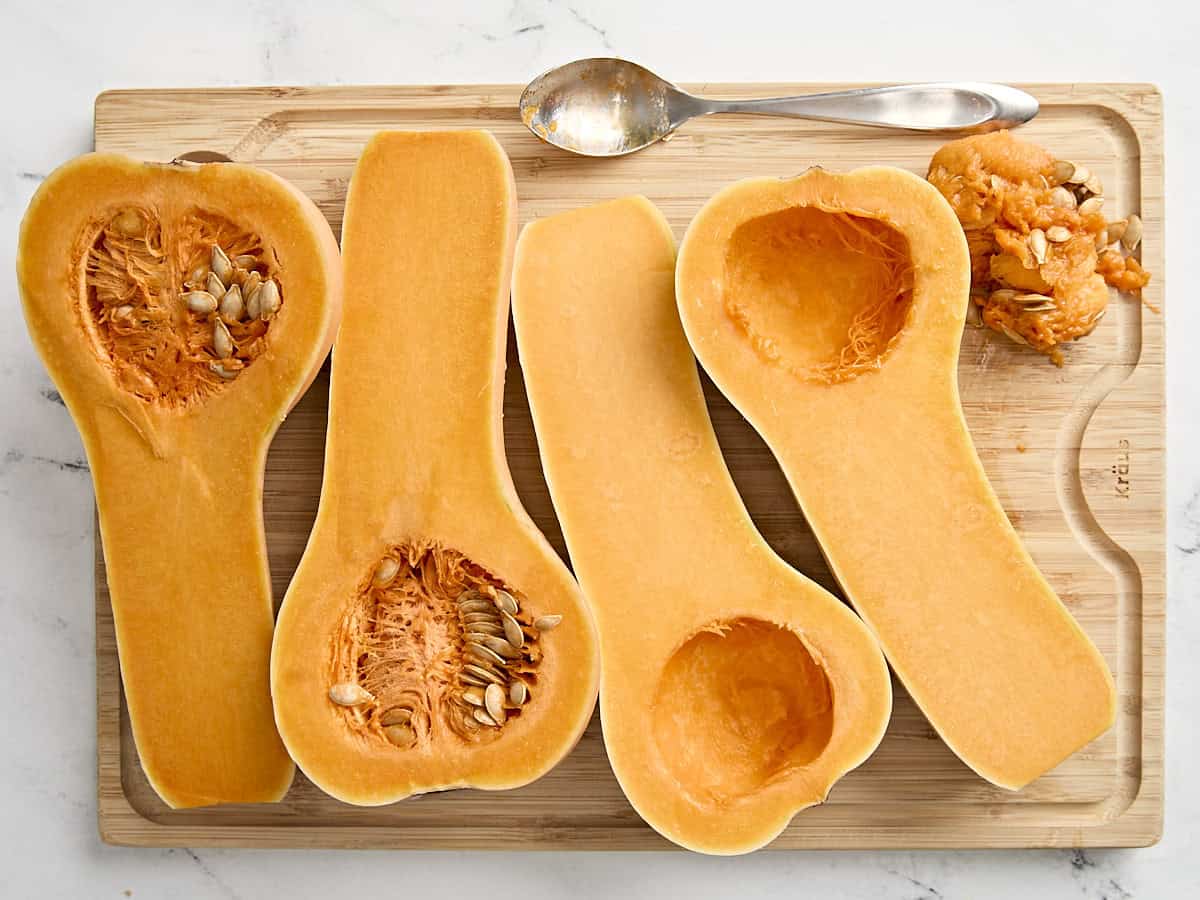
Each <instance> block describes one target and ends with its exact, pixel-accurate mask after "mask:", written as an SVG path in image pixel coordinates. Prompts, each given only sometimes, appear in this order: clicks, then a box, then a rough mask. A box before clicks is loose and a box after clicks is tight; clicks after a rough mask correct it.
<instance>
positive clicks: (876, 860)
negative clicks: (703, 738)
mask: <svg viewBox="0 0 1200 900" xmlns="http://www.w3.org/2000/svg"><path fill="white" fill-rule="evenodd" d="M1055 9H1058V10H1059V12H1058V13H1055V15H1057V17H1058V19H1060V20H1063V21H1075V20H1076V17H1082V19H1081V20H1082V21H1085V22H1088V23H1090V24H1089V26H1088V27H1086V28H1083V29H1082V30H1076V31H1073V32H1072V35H1071V37H1070V38H1069V39H1067V38H1066V37H1065V36H1064V34H1063V33H1062V31H1061V29H1057V30H1056V29H1055V28H1045V29H1041V30H1038V29H1030V28H1026V27H1024V26H1023V25H1022V24H1021V23H1022V22H1023V20H1024V19H1025V18H1027V17H1028V18H1030V19H1032V20H1034V21H1037V22H1040V23H1043V24H1044V23H1045V22H1046V21H1047V12H1046V10H1047V7H1046V5H1045V4H1040V3H1032V2H1022V3H1019V4H1013V5H1012V6H1011V7H1009V8H1006V10H1005V11H1004V13H1003V15H1000V14H999V13H998V12H997V11H995V10H994V9H992V8H989V7H985V6H979V7H978V8H977V7H975V6H972V5H969V4H963V3H961V2H957V0H955V2H950V0H936V2H910V3H908V4H905V5H898V4H894V3H886V2H883V0H863V2H857V3H852V4H828V5H825V6H823V7H818V6H815V5H806V4H798V3H794V2H779V0H777V2H742V3H728V2H725V3H706V2H681V0H663V2H659V3H655V4H645V3H632V2H630V3H620V4H617V3H602V2H596V0H588V2H584V0H574V2H563V0H510V2H477V3H469V2H440V3H435V4H405V3H397V2H387V0H373V2H362V3H350V2H343V3H338V4H316V3H312V4H294V5H293V4H284V3H278V2H266V0H249V2H232V0H209V2H208V3H205V4H195V3H188V4H183V3H180V4H174V5H172V4H167V3H159V4H150V3H139V4H136V9H135V8H134V5H133V4H111V3H110V4H94V3H83V2H42V3H27V4H20V5H15V4H14V5H9V6H7V7H6V8H5V9H4V11H3V12H0V44H2V45H3V47H4V51H5V52H4V53H3V54H0V86H2V88H3V93H4V96H5V101H6V102H5V115H4V117H3V121H4V123H5V127H4V128H3V131H2V132H0V134H2V136H0V259H2V260H3V267H4V271H7V272H9V273H11V272H12V271H13V268H12V265H13V259H14V256H15V250H16V241H17V231H18V226H19V221H20V216H21V213H22V210H23V209H24V207H25V204H26V203H27V202H28V200H29V197H30V196H31V195H32V193H33V191H34V190H35V189H36V188H37V185H38V184H39V182H40V181H41V180H42V179H43V178H44V177H45V175H46V173H47V172H49V171H50V170H52V169H53V168H54V167H55V166H56V165H57V164H59V163H60V162H62V161H64V160H66V159H67V158H69V157H71V156H74V155H76V154H78V153H81V152H84V151H86V150H88V149H89V148H90V145H91V137H90V129H91V104H92V101H93V100H94V98H95V95H96V94H97V93H99V92H100V91H101V90H103V89H106V88H111V87H137V86H145V87H149V86H185V85H189V86H190V85H224V84H258V83H278V84H312V83H405V82H408V83H436V82H510V81H525V80H527V79H528V78H530V77H532V76H533V75H534V74H536V73H538V72H540V71H542V70H543V69H545V68H547V67H549V66H551V65H554V64H557V63H560V62H563V61H565V60H567V59H570V58H573V57H579V56H588V55H603V54H619V55H625V56H628V57H631V58H635V59H638V60H640V61H642V62H645V63H646V64H648V65H650V66H651V67H652V68H653V69H654V70H655V71H659V72H662V73H663V74H664V75H665V76H667V77H670V78H672V79H674V80H679V81H688V80H702V79H707V80H713V81H716V80H792V81H798V80H810V81H821V80H847V81H866V80H885V79H896V80H901V79H902V80H923V79H931V78H939V77H942V78H962V77H971V78H979V79H986V78H993V79H997V80H1016V81H1032V80H1047V81H1070V80H1073V79H1078V80H1108V81H1136V80H1149V81H1156V82H1158V83H1159V84H1160V85H1161V86H1162V87H1163V89H1164V93H1165V96H1166V122H1167V129H1168V130H1167V142H1166V158H1167V161H1168V189H1167V196H1168V204H1167V206H1168V212H1167V220H1168V223H1169V226H1168V230H1167V234H1168V252H1167V258H1168V260H1171V265H1172V268H1171V270H1170V272H1169V273H1167V277H1168V278H1169V279H1170V281H1171V284H1172V288H1171V292H1170V296H1169V298H1168V314H1169V316H1170V319H1171V325H1170V329H1169V335H1170V337H1169V358H1170V360H1171V362H1170V373H1169V378H1170V386H1169V408H1170V419H1169V435H1170V436H1169V492H1170V505H1169V528H1170V534H1169V539H1168V543H1169V547H1168V553H1169V556H1170V581H1169V596H1170V599H1169V622H1170V624H1169V632H1168V633H1169V645H1170V651H1169V653H1170V655H1169V665H1168V680H1169V686H1168V712H1167V735H1168V756H1167V760H1168V765H1167V797H1168V800H1167V821H1166V833H1165V837H1164V840H1163V841H1162V843H1161V844H1159V845H1158V846H1156V847H1154V848H1150V849H1147V850H1140V851H1100V850H1095V851H1013V852H923V853H906V852H886V853H867V852H846V853H826V852H820V853H760V854H757V855H755V856H752V857H748V858H741V859H706V858H701V857H696V856H688V855H685V854H681V853H673V854H613V853H592V854H584V853H575V854H537V855H532V854H531V855H521V854H518V853H515V852H514V853H510V854H489V855H478V854H474V855H472V854H466V855H464V854H448V853H442V854H436V853H384V852H366V853H337V852H328V851H309V852H299V851H278V852H271V853H262V852H247V851H237V850H161V851H159V850H136V851H135V850H124V849H118V848H111V847H106V846H104V845H102V844H101V843H100V842H99V839H98V837H97V832H96V809H95V772H94V769H95V680H94V651H93V641H94V629H93V625H92V587H93V586H92V504H93V501H92V494H91V482H90V478H89V473H88V471H87V463H86V461H85V459H84V456H83V451H82V448H81V445H80V442H79V439H78V436H77V435H76V433H75V430H74V427H73V426H72V424H71V421H70V418H69V416H68V415H67V412H66V409H65V408H64V406H63V403H62V399H61V398H60V397H59V396H58V394H57V392H56V391H55V390H54V388H53V386H52V385H51V384H50V381H49V379H48V378H47V376H46V374H45V372H44V371H43V369H42V366H41V363H40V362H39V361H38V359H37V358H36V356H35V354H34V352H33V349H32V347H31V345H30V342H29V339H28V337H27V335H26V333H25V330H24V326H23V323H22V321H21V319H20V315H19V312H18V310H19V303H18V300H17V296H16V285H15V283H14V280H13V278H12V277H11V275H10V276H9V277H8V278H4V279H0V309H5V310H7V311H8V315H7V316H3V317H0V398H3V402H2V403H0V553H2V557H0V558H2V560H3V563H4V566H5V577H4V578H0V621H3V622H4V627H3V628H0V671H2V672H3V685H4V688H5V689H4V690H3V691H2V692H0V720H2V721H4V722H6V723H7V725H8V727H7V728H6V729H5V731H6V738H5V739H4V740H3V741H0V784H2V787H3V791H2V792H0V797H2V798H3V808H4V814H3V817H2V818H0V885H2V889H0V894H3V895H4V896H11V897H70V898H75V897H114V898H120V897H124V896H132V897H187V898H210V897H211V898H235V900H236V898H252V897H267V896H278V895H280V894H281V893H283V892H286V895H287V896H288V897H290V898H296V900H301V898H320V900H327V898H329V897H333V896H340V895H343V894H344V893H345V892H346V891H347V890H352V891H353V892H354V893H355V894H358V895H361V896H371V897H385V896H399V895H405V894H408V895H411V894H414V893H418V892H419V893H421V894H423V895H425V896H445V895H448V894H449V893H450V892H451V891H453V893H454V894H455V895H460V896H497V897H504V896H509V895H510V894H512V895H515V894H517V893H520V894H521V895H522V896H525V897H529V898H538V897H555V898H557V897H563V896H567V895H571V896H578V897H585V896H586V897H619V898H638V897H674V896H686V897H689V898H707V897H714V898H716V897H730V896H738V897H751V896H764V897H779V898H784V897H788V898H791V897H814V898H828V900H838V898H889V900H892V898H894V900H950V898H1012V897H1020V898H1030V900H1032V898H1041V897H1055V898H1056V897H1080V898H1087V900H1132V898H1137V900H1143V898H1144V900H1158V898H1174V897H1195V896H1200V865H1198V864H1197V856H1198V854H1200V843H1198V841H1197V837H1196V834H1197V833H1198V832H1200V816H1198V815H1197V805H1198V802H1200V777H1197V775H1196V774H1194V769H1195V766H1194V765H1193V764H1192V756H1193V754H1194V752H1195V748H1196V747H1197V745H1198V743H1200V731H1198V729H1197V727H1196V725H1195V720H1196V718H1197V709H1198V704H1197V700H1198V699H1200V690H1198V689H1197V683H1198V682H1200V663H1198V662H1197V659H1198V657H1200V654H1198V653H1197V652H1196V650H1195V647H1194V644H1195V643H1196V642H1197V641H1200V356H1198V354H1196V352H1195V351H1194V349H1193V348H1191V347H1190V343H1191V341H1192V340H1193V336H1194V335H1195V334H1197V333H1200V298H1197V296H1196V294H1197V288H1196V278H1195V276H1194V275H1193V274H1192V273H1191V272H1190V271H1189V268H1188V267H1189V266H1190V265H1192V264H1193V262H1192V261H1193V259H1194V257H1195V250H1194V249H1193V248H1194V245H1195V243H1196V241H1197V239H1198V238H1200V213H1198V212H1197V211H1198V210H1200V182H1197V180H1196V179H1195V178H1192V177H1190V174H1189V170H1190V168H1191V167H1192V166H1193V165H1194V161H1195V160H1196V159H1197V158H1198V157H1200V104H1198V103H1197V100H1196V99H1195V85H1196V84H1200V62H1198V60H1200V54H1197V53H1195V51H1194V48H1193V46H1192V43H1193V41H1194V39H1195V36H1196V35H1197V34H1200V13H1198V12H1197V9H1198V7H1197V6H1196V5H1195V4H1193V3H1187V2H1183V0H1179V2H1169V0H1152V2H1147V3H1142V4H1138V5H1136V6H1135V7H1132V8H1131V7H1129V6H1128V4H1117V3H1111V2H1108V0H1102V2H1092V3H1089V4H1083V3H1081V2H1073V0H1072V2H1068V3H1067V4H1066V5H1065V6H1063V5H1061V4H1060V5H1059V6H1058V7H1055ZM852 51H853V52H852ZM1159 276H1160V273H1156V277H1159ZM506 849H511V850H512V851H517V850H519V848H506ZM510 886H512V887H511V888H510ZM518 886H519V889H518Z"/></svg>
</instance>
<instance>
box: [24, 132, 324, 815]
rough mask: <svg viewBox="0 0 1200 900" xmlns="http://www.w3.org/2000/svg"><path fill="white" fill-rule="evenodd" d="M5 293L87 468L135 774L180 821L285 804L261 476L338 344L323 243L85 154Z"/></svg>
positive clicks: (55, 195) (264, 175) (31, 223)
mask: <svg viewBox="0 0 1200 900" xmlns="http://www.w3.org/2000/svg"><path fill="white" fill-rule="evenodd" d="M17 274H18V278H19V281H20V286H21V296H22V298H23V301H24V306H25V317H26V320H27V322H28V324H29V331H30V334H31V335H32V337H33V341H34V344H35V345H36V347H37V349H38V352H39V353H41V355H42V358H43V360H44V361H45V363H46V367H47V369H49V371H50V375H51V377H52V378H53V379H54V382H55V384H56V385H57V387H58V389H59V392H60V393H61V394H62V397H63V400H64V401H65V402H66V405H67V408H68V409H69V410H70V412H71V415H72V416H73V417H74V419H75V423H76V425H77V426H78V427H79V431H80V434H81V436H82V438H83V445H84V448H85V450H86V451H87V457H88V464H89V466H90V468H91V472H92V479H93V481H94V484H95V489H96V505H97V509H98V512H99V519H100V533H101V537H102V541H103V546H104V559H105V565H106V568H107V573H108V587H109V593H110V596H111V598H112V607H113V617H114V621H115V624H116V634H117V646H118V650H119V654H120V661H121V678H122V683H123V685H124V690H125V699H126V702H127V704H128V709H129V716H130V720H131V722H132V725H133V735H134V740H135V741H136V743H137V749H138V754H139V756H140V758H141V763H142V767H143V769H144V770H145V772H146V776H147V777H148V779H149V780H150V783H151V785H152V786H153V787H154V789H155V790H156V791H157V792H158V794H159V795H160V796H161V797H162V798H163V800H165V801H166V802H167V803H168V804H170V805H171V806H175V807H185V806H200V805H204V804H210V803H220V802H250V801H267V800H277V799H279V798H280V797H281V796H282V795H283V794H284V792H285V791H286V790H287V788H288V785H289V784H290V783H291V779H292V772H293V767H292V763H291V760H289V759H288V757H287V754H286V753H285V752H284V748H283V745H282V743H281V742H280V740H279V736H278V734H277V733H276V730H275V726H274V721H273V719H272V711H271V698H270V693H269V686H268V662H269V655H270V647H271V628H272V609H271V585H270V578H269V572H268V568H267V553H266V540H265V536H264V532H263V517H262V486H263V470H264V465H265V462H266V455H267V446H268V444H269V443H270V441H271V437H272V436H273V435H274V433H275V430H276V428H277V427H278V426H279V424H280V422H282V421H283V418H284V416H285V415H286V414H287V412H288V410H289V409H290V408H291V407H292V405H293V404H294V403H295V402H296V400H297V399H298V398H299V397H300V395H301V394H302V393H303V392H304V390H305V388H306V387H307V386H308V385H309V383H311V381H312V379H313V377H314V376H315V375H316V373H317V370H318V368H319V367H320V365H321V362H322V360H324V358H325V356H326V355H327V354H328V352H329V346H330V344H331V343H332V341H333V334H334V331H335V329H336V327H337V322H338V318H339V315H340V310H341V266H340V263H339V258H338V248H337V243H336V241H335V240H334V237H333V234H332V232H331V231H330V229H329V225H328V223H327V222H326V221H325V219H324V217H323V216H322V215H321V213H320V212H319V211H318V210H317V208H316V206H315V205H314V204H313V203H312V202H311V201H309V200H308V199H307V198H306V197H304V196H303V195H302V194H301V193H300V192H299V191H297V190H295V189H294V188H292V187H291V186H289V185H288V184H287V183H286V182H284V181H283V180H282V179H280V178H278V177H276V176H274V175H272V174H270V173H268V172H265V171H262V170H258V169H254V168H251V167H248V166H241V165H231V164H217V165H205V166H163V165H150V164H145V163H140V162H136V161H134V160H130V159H127V158H125V157H121V156H114V155H102V154H92V155H88V156H83V157H80V158H79V159H76V160H74V161H73V162H70V163H68V164H66V165H64V166H62V167H61V168H60V169H58V170H56V171H55V172H53V173H52V174H51V175H50V177H49V178H47V179H46V181H45V182H44V183H43V184H42V186H41V187H40V188H39V190H38V192H37V194H36V195H35V196H34V198H33V201H32V202H31V203H30V206H29V210H28V212H27V213H26V215H25V220H24V222H23V223H22V226H21V243H20V249H19V251H18V259H17Z"/></svg>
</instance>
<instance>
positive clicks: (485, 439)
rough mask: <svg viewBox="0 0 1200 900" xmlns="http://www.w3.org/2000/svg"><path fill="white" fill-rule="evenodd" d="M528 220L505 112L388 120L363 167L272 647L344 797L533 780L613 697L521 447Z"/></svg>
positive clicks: (287, 698)
mask: <svg viewBox="0 0 1200 900" xmlns="http://www.w3.org/2000/svg"><path fill="white" fill-rule="evenodd" d="M515 227H516V195H515V188H514V185H513V182H512V173H511V170H510V168H509V164H508V160H507V158H506V157H505V155H504V152H503V150H501V148H500V146H499V145H498V144H497V143H496V141H495V139H494V138H492V137H491V136H490V135H489V134H487V133H485V132H444V133H436V132H430V133H421V134H417V133H413V134H406V133H383V134H380V135H377V136H376V137H375V138H374V139H373V140H372V141H371V142H370V143H369V144H368V145H367V147H366V149H365V150H364V151H363V155H362V157H361V158H360V160H359V162H358V166H357V168H356V169H355V172H354V177H353V179H352V181H351V184H350V190H349V196H348V197H347V201H346V213H345V221H344V226H343V231H342V245H343V249H344V254H345V271H346V296H347V303H346V316H345V321H344V324H343V325H342V328H341V331H340V332H339V335H338V342H337V349H336V352H335V353H334V360H333V374H332V382H331V396H330V410H329V432H328V439H327V443H326V458H325V479H324V484H323V486H322V491H321V502H320V508H319V511H318V514H317V520H316V524H315V525H314V528H313V532H312V536H311V538H310V540H309V544H308V547H307V549H306V550H305V553H304V557H303V559H302V560H301V562H300V565H299V568H298V569H297V571H296V575H295V577H294V579H293V580H292V584H291V586H290V588H289V589H288V593H287V596H286V598H285V600H284V604H283V608H282V610H281V612H280V615H279V622H278V626H277V628H276V635H275V646H274V651H273V658H272V690H273V695H274V700H275V714H276V719H277V721H278V723H279V729H280V733H281V734H282V735H283V739H284V741H285V742H286V744H287V746H288V749H289V751H290V752H291V754H292V756H293V758H294V759H295V760H296V762H297V764H298V765H299V766H300V768H301V769H302V770H303V771H304V772H305V774H306V775H308V777H309V778H310V779H311V780H312V781H313V782H314V783H316V784H317V785H318V786H319V787H321V788H322V789H323V790H325V791H326V792H327V793H329V794H331V795H332V796H334V797H337V798H338V799H341V800H344V801H346V802H350V803H356V804H362V805H374V804H381V803H389V802H392V801H394V800H399V799H402V798H404V797H407V796H409V795H410V794H416V793H423V792H427V791H434V790H442V789H447V788H454V787H466V786H470V787H478V788H489V789H499V788H511V787H517V786H519V785H522V784H525V783H527V782H529V781H532V780H533V779H535V778H537V777H538V776H540V775H542V774H543V773H544V772H546V771H547V770H549V769H550V768H551V767H552V766H553V765H554V764H555V763H556V762H558V760H559V759H561V758H562V757H563V756H565V755H566V753H567V752H568V751H569V750H570V749H571V748H572V747H573V746H574V745H575V743H576V742H577V741H578V739H579V737H580V735H581V734H582V733H583V730H584V728H585V727H586V725H587V722H588V719H589V718H590V716H591V713H592V710H593V708H594V705H595V698H596V690H597V683H598V680H599V660H598V655H597V648H596V639H595V634H594V629H593V625H592V620H591V616H590V613H589V611H588V609H587V607H586V606H585V604H584V603H583V600H582V597H581V596H580V593H579V589H578V587H577V586H576V584H575V582H574V580H573V579H572V578H571V575H570V573H569V572H568V570H567V568H566V566H564V565H563V563H562V562H561V561H560V560H559V559H558V557H557V555H556V554H555V553H554V551H553V549H552V548H551V547H550V546H549V544H548V543H547V542H546V540H545V538H544V537H543V536H542V535H541V533H540V532H539V531H538V530H537V528H536V527H535V526H534V525H533V523H532V522H531V520H530V519H529V517H528V515H526V513H525V511H524V510H523V509H522V507H521V504H520V501H519V499H518V497H517V495H516V491H515V489H514V487H513V484H512V479H511V476H510V474H509V471H508V468H507V465H506V464H505V460H504V444H503V436H502V433H501V423H500V402H501V395H502V393H503V385H504V360H505V341H506V337H507V327H506V326H507V320H508V279H509V272H510V268H511V260H512V247H513V240H514V237H515Z"/></svg>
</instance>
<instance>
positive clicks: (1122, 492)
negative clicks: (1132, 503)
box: [1112, 438, 1129, 499]
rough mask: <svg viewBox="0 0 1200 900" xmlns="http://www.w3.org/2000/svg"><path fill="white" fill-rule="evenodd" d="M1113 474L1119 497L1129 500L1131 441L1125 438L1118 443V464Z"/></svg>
mask: <svg viewBox="0 0 1200 900" xmlns="http://www.w3.org/2000/svg"><path fill="white" fill-rule="evenodd" d="M1112 473H1113V475H1115V476H1116V478H1117V483H1116V488H1117V496H1118V497H1124V498H1126V499H1129V441H1127V440H1125V439H1124V438H1122V439H1121V440H1119V441H1117V462H1116V464H1115V465H1114V466H1113V467H1112Z"/></svg>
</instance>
